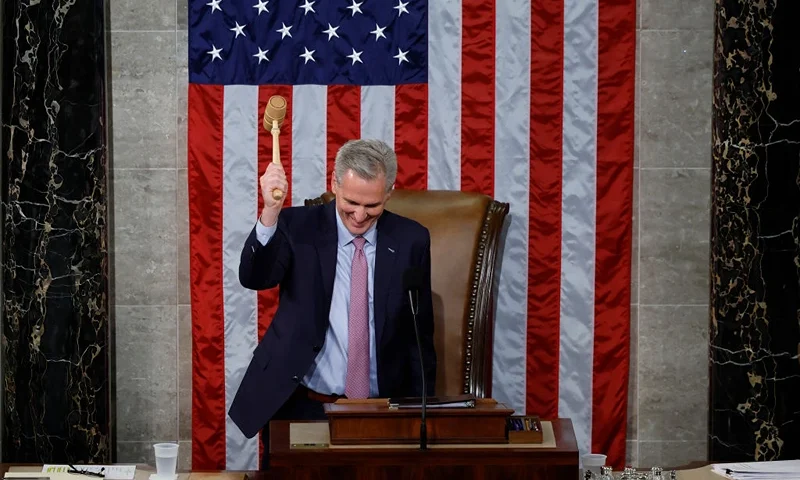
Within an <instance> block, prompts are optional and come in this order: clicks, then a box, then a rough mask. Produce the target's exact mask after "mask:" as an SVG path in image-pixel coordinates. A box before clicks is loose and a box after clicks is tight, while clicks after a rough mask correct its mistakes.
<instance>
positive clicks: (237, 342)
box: [188, 0, 636, 469]
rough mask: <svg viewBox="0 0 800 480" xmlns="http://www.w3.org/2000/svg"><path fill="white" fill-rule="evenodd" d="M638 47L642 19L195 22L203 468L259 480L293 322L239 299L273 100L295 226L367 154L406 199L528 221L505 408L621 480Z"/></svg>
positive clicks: (253, 295) (203, 1)
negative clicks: (548, 426) (265, 396)
mask: <svg viewBox="0 0 800 480" xmlns="http://www.w3.org/2000/svg"><path fill="white" fill-rule="evenodd" d="M635 29H636V1H635V0H561V1H556V0H500V1H490V0H461V1H458V0H406V1H403V0H361V1H357V0H315V1H311V0H280V1H278V0H269V1H267V0H210V1H207V0H199V1H193V0H190V1H189V59H188V61H189V91H188V97H189V106H188V109H189V111H188V118H189V136H188V157H189V158H188V164H189V204H190V205H189V208H190V245H191V252H190V256H191V257H190V258H191V294H192V323H193V326H192V337H193V354H192V355H193V357H192V368H193V370H192V376H193V384H192V388H193V401H192V440H193V443H192V450H193V464H192V466H193V468H195V469H255V468H257V467H258V462H259V458H260V451H259V450H260V448H263V447H262V446H260V445H259V440H258V438H253V439H246V438H245V437H244V436H243V435H242V434H241V432H240V431H239V430H238V428H237V427H236V426H235V425H234V424H233V423H232V421H231V420H230V419H229V418H228V417H227V414H226V412H227V410H228V407H229V406H230V402H231V400H232V398H233V395H234V393H235V392H236V389H237V387H238V385H239V382H240V380H241V378H242V375H243V374H244V371H245V369H246V367H247V364H248V362H249V361H250V358H251V353H252V351H253V348H254V347H255V346H256V344H257V342H258V340H259V339H260V338H261V336H262V335H263V333H264V332H265V331H266V329H267V327H268V325H269V322H270V318H271V315H272V314H273V312H274V311H275V307H276V300H277V295H276V292H274V291H267V292H253V291H249V290H245V289H244V288H242V287H241V286H240V285H239V282H238V278H237V271H238V261H239V253H240V249H241V247H242V245H243V241H244V239H245V238H246V236H247V234H248V233H249V232H250V230H251V229H252V228H253V226H254V223H255V221H256V219H257V217H258V213H259V212H260V209H261V205H260V203H261V199H260V195H259V192H258V177H259V175H260V174H261V173H262V172H263V171H264V170H265V168H266V166H267V164H268V163H269V162H270V161H271V159H272V154H271V152H272V137H271V133H270V132H269V131H267V130H266V129H264V128H263V126H262V125H261V117H262V115H263V112H264V107H265V105H266V102H267V101H268V99H269V98H270V97H271V96H272V95H282V96H283V97H285V98H286V99H287V100H288V102H289V109H288V114H287V120H286V121H285V122H284V124H283V126H282V128H281V135H280V142H281V158H282V162H283V165H284V168H285V169H286V171H287V174H288V176H289V194H288V199H287V205H288V204H291V205H302V204H303V201H304V200H305V199H307V198H313V197H316V196H318V195H319V194H320V193H322V192H324V191H325V190H326V189H328V188H329V185H330V175H331V170H332V166H333V158H334V155H335V153H336V151H337V149H338V148H339V147H340V146H341V145H342V143H344V142H345V141H346V140H348V139H352V138H359V137H361V138H379V139H382V140H384V141H386V142H387V143H389V144H390V145H393V146H394V147H395V150H396V152H397V155H398V161H399V171H398V179H397V184H396V188H410V189H447V190H459V189H460V190H466V191H478V192H482V193H485V194H488V195H491V196H493V197H494V198H495V199H497V200H499V201H503V202H509V203H510V204H511V212H510V217H509V225H508V229H507V232H506V234H505V236H504V239H503V250H502V257H501V258H500V265H499V279H498V295H497V307H496V314H495V319H496V324H495V344H494V354H493V359H494V368H493V392H492V394H493V395H492V396H493V397H494V398H496V399H498V400H499V401H502V402H504V403H506V404H507V405H509V406H511V407H513V408H515V409H516V410H517V412H518V413H522V412H527V413H529V414H536V415H540V416H542V417H543V418H553V417H568V418H570V419H571V420H572V421H573V423H574V426H575V433H576V437H577V440H578V445H579V449H580V451H581V453H587V452H590V451H591V452H601V453H606V454H607V455H608V462H609V464H611V465H614V466H616V467H620V466H622V465H623V463H624V458H625V434H626V419H627V414H626V413H627V412H626V410H627V395H628V356H629V317H630V275H631V271H630V268H631V263H630V257H631V225H632V208H631V206H632V185H633V133H634V127H633V111H634V79H635V70H634V68H635V61H634V59H635V45H636V40H635V38H636V31H635Z"/></svg>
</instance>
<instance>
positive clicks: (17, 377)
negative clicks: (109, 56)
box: [0, 0, 114, 463]
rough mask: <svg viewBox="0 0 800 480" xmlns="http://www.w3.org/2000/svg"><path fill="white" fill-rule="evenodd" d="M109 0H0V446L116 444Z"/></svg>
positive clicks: (8, 450) (41, 454) (74, 454)
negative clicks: (110, 226)
mask: <svg viewBox="0 0 800 480" xmlns="http://www.w3.org/2000/svg"><path fill="white" fill-rule="evenodd" d="M105 6H106V5H105V2H103V1H101V0H83V1H79V2H61V3H59V2H24V1H20V0H3V1H2V2H0V8H2V10H3V14H2V24H0V32H2V35H3V42H2V43H3V49H2V56H1V57H0V62H2V70H0V72H2V96H1V98H2V148H0V150H1V151H2V152H3V153H2V179H3V184H2V213H3V215H2V216H3V221H2V257H3V265H2V285H3V292H2V295H3V303H2V309H3V315H2V336H3V337H2V362H3V392H2V395H3V400H4V405H3V406H4V408H3V411H2V414H3V460H4V461H7V462H8V461H11V462H51V463H55V462H59V463H66V462H70V463H78V462H81V463H82V462H108V461H110V460H111V453H112V451H113V448H114V446H113V430H112V425H113V404H112V395H113V384H112V383H111V382H110V381H109V380H110V378H112V373H111V372H112V369H113V366H112V364H111V362H110V359H111V355H110V352H111V350H112V349H113V347H112V342H111V340H112V334H111V331H112V330H111V328H112V324H111V323H110V318H109V315H108V313H109V299H110V296H111V293H110V285H109V268H110V262H109V258H108V255H109V251H110V248H109V243H108V240H109V238H108V237H109V232H108V221H109V211H108V210H109V199H110V194H109V188H108V187H109V181H108V168H107V167H108V159H109V156H108V150H107V147H108V142H107V125H108V115H107V112H106V106H107V100H108V97H107V84H106V44H105V40H106V25H105V21H106V18H107V15H106V10H105Z"/></svg>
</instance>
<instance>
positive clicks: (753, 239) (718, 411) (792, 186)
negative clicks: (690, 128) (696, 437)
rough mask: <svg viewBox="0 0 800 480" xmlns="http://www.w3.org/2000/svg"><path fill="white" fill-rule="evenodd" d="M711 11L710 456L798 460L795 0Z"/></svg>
mask: <svg viewBox="0 0 800 480" xmlns="http://www.w3.org/2000/svg"><path fill="white" fill-rule="evenodd" d="M718 4H719V5H718V7H717V12H716V23H717V33H716V38H715V40H716V41H715V47H716V49H715V54H716V55H715V60H716V65H715V66H716V69H715V76H714V86H715V91H714V158H713V159H714V163H713V173H714V177H713V178H714V182H713V190H712V191H713V199H714V203H713V210H712V212H713V217H712V218H713V223H712V227H713V228H712V237H711V246H712V279H713V284H712V287H713V289H712V304H711V305H712V314H713V316H712V341H711V346H712V359H713V361H714V362H713V367H712V371H711V374H712V383H711V411H712V412H713V414H712V417H711V420H712V421H711V439H712V440H711V442H712V443H711V452H712V458H714V459H719V460H723V461H742V460H753V459H756V460H781V459H795V458H800V363H799V362H798V354H799V353H800V92H798V88H797V87H798V84H800V57H798V55H797V46H798V45H800V33H798V29H797V25H796V22H797V18H798V16H799V15H800V3H798V2H785V1H775V0H767V1H764V0H761V1H760V2H756V1H753V0H721V1H719V2H718Z"/></svg>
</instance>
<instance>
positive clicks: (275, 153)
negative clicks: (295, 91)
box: [272, 120, 283, 200]
mask: <svg viewBox="0 0 800 480" xmlns="http://www.w3.org/2000/svg"><path fill="white" fill-rule="evenodd" d="M280 133H281V129H280V127H278V121H277V120H273V121H272V163H274V164H275V165H280V164H281V148H280V144H279V142H278V136H279V135H280ZM272 198H274V199H275V200H280V199H281V198H283V192H281V191H280V190H278V189H277V188H276V189H274V190H273V191H272Z"/></svg>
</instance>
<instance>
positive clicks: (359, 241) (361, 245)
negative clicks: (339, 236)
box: [353, 236, 367, 251]
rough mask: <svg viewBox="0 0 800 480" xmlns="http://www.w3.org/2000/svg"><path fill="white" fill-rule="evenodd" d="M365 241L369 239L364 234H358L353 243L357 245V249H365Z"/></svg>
mask: <svg viewBox="0 0 800 480" xmlns="http://www.w3.org/2000/svg"><path fill="white" fill-rule="evenodd" d="M365 243H367V239H366V238H364V237H362V236H358V237H356V238H354V239H353V245H355V246H356V251H360V250H361V249H363V248H364V244H365Z"/></svg>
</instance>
